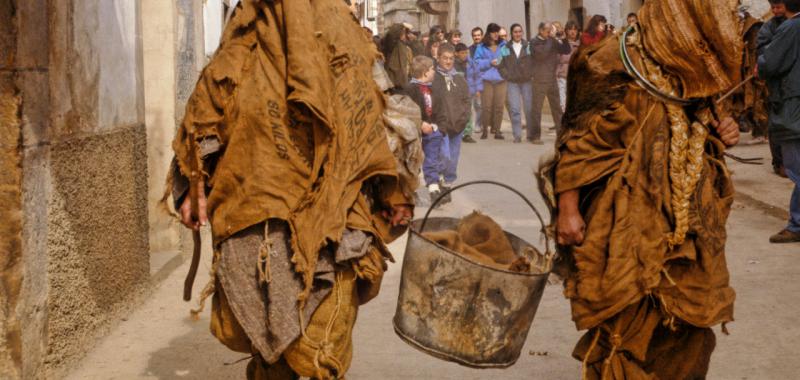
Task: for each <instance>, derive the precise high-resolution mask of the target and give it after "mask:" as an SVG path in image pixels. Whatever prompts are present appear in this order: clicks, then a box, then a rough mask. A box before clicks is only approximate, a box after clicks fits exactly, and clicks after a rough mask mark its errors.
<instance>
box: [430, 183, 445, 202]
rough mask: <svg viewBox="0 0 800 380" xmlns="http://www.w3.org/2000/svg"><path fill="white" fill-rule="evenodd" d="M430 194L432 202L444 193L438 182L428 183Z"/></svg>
mask: <svg viewBox="0 0 800 380" xmlns="http://www.w3.org/2000/svg"><path fill="white" fill-rule="evenodd" d="M428 195H429V196H430V197H431V204H433V202H436V200H437V199H439V197H440V196H441V195H442V191H441V190H440V189H439V185H438V184H436V183H433V184H430V185H428Z"/></svg>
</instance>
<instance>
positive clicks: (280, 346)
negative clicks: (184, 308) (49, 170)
mask: <svg viewBox="0 0 800 380" xmlns="http://www.w3.org/2000/svg"><path fill="white" fill-rule="evenodd" d="M379 57H380V53H379V52H378V51H377V49H376V47H375V45H374V44H373V43H372V41H371V40H370V38H369V37H368V36H367V35H366V34H365V33H363V31H362V29H361V27H360V26H359V25H358V23H357V22H356V20H355V19H354V17H353V15H352V14H351V12H350V11H349V10H348V8H347V6H346V5H345V2H343V1H341V0H314V1H310V0H292V1H270V0H243V1H241V2H239V4H238V6H237V8H236V10H235V12H234V13H233V17H232V18H231V19H230V21H229V22H228V24H227V25H226V27H225V31H224V34H223V38H222V43H221V46H220V48H219V50H218V51H217V53H216V54H215V56H214V57H213V58H212V59H211V61H210V63H209V64H208V65H207V66H206V68H205V69H204V70H203V72H202V74H201V76H200V79H199V81H198V83H197V87H196V88H195V91H194V93H193V94H192V96H191V98H190V99H189V102H188V105H187V109H186V116H185V119H184V121H183V123H182V124H181V126H180V128H179V130H178V131H177V135H176V137H175V140H174V143H173V148H174V150H175V157H176V159H175V168H174V170H173V174H172V177H171V178H170V181H171V183H172V185H171V188H172V189H173V197H174V198H175V202H176V207H177V208H178V209H179V210H180V213H181V219H182V221H183V222H184V224H186V225H187V226H190V227H192V228H195V229H197V228H199V226H200V225H202V224H204V223H205V221H206V220H207V221H209V222H210V223H211V231H212V234H213V246H214V259H213V267H212V268H213V269H212V281H211V282H210V283H209V285H208V286H207V287H206V288H205V289H204V290H203V293H202V296H201V310H202V303H203V301H202V300H203V299H205V298H206V297H207V296H212V295H213V299H212V312H211V332H212V333H213V334H214V335H215V336H216V337H217V338H218V339H219V340H220V341H221V342H222V343H223V344H225V345H226V346H228V347H229V348H230V349H232V350H235V351H239V352H243V353H247V354H250V355H252V359H251V360H250V362H249V364H248V368H247V375H248V378H251V379H296V378H298V377H300V376H302V377H310V378H314V379H338V378H344V375H345V373H346V371H347V369H348V367H349V365H350V362H351V359H352V340H351V335H352V330H353V325H354V323H355V320H356V313H357V310H358V307H359V305H361V304H363V303H365V302H367V301H369V300H370V299H372V298H373V297H375V296H376V295H377V293H378V290H379V287H380V282H381V279H382V277H383V273H384V270H385V269H386V263H385V261H386V260H388V259H391V255H390V254H389V252H388V250H387V248H386V244H387V243H388V242H390V241H392V240H394V239H395V238H397V237H398V236H399V235H400V234H402V233H403V232H404V229H405V226H406V225H407V224H408V221H409V220H410V219H411V216H412V210H413V189H415V188H416V185H417V183H416V181H417V176H418V174H419V165H420V162H421V161H422V158H421V154H422V153H421V146H420V142H419V125H420V120H418V119H419V117H418V115H419V109H418V108H415V106H414V107H410V106H409V102H411V101H410V100H409V99H397V98H392V97H389V96H388V95H384V93H383V91H382V89H381V88H380V87H379V86H378V84H376V81H375V80H374V79H373V76H374V75H378V76H379V78H378V79H380V80H381V81H382V82H387V80H386V79H385V78H384V77H385V74H383V73H382V71H381V69H380V67H379V65H378V66H377V67H376V66H375V62H376V61H377V60H378V59H379ZM383 87H388V85H384V86H383ZM384 89H385V88H384ZM411 104H413V102H411ZM387 105H388V108H387ZM409 107H410V108H409ZM407 108H408V109H407ZM415 115H417V116H415ZM415 117H416V119H415ZM191 186H195V187H194V188H195V189H198V190H200V191H197V192H196V193H197V195H191V194H192V193H193V192H189V193H190V195H189V196H186V195H185V194H186V189H187V188H191ZM190 198H195V199H190ZM193 203H196V204H197V206H196V207H195V208H196V209H199V212H197V214H198V215H197V219H193V218H192V217H191V216H190V215H191V213H192V206H191V205H192V204H193ZM206 210H207V213H206ZM195 211H198V210H195ZM206 215H207V217H206ZM199 311H200V310H196V311H195V312H199Z"/></svg>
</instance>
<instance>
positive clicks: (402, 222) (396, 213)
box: [383, 205, 414, 227]
mask: <svg viewBox="0 0 800 380" xmlns="http://www.w3.org/2000/svg"><path fill="white" fill-rule="evenodd" d="M383 216H384V217H385V218H386V219H389V223H391V225H392V227H397V226H407V225H408V223H409V222H411V218H413V217H414V210H413V209H412V208H411V206H409V205H396V206H392V210H391V211H384V212H383Z"/></svg>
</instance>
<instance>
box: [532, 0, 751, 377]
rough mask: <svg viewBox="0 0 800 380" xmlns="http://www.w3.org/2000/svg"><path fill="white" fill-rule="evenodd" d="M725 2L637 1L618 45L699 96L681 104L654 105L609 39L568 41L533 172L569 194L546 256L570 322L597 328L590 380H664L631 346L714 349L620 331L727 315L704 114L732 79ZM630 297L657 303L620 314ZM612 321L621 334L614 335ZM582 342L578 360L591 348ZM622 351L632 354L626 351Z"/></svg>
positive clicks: (708, 117)
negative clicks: (563, 232) (573, 193)
mask: <svg viewBox="0 0 800 380" xmlns="http://www.w3.org/2000/svg"><path fill="white" fill-rule="evenodd" d="M737 4H738V2H737V1H728V0H725V1H713V2H706V1H700V0H662V1H649V2H647V3H646V4H645V5H644V7H643V8H642V9H641V11H640V12H639V17H640V23H641V25H640V28H639V29H638V31H637V32H636V33H634V34H633V35H632V36H631V39H630V40H628V41H626V45H627V47H628V50H629V52H630V59H631V61H632V62H633V65H634V66H635V67H637V68H638V69H639V70H640V71H641V72H643V74H644V76H645V77H646V78H647V79H648V80H649V81H651V83H653V84H654V85H656V86H657V87H659V88H660V89H661V91H662V92H666V93H671V94H673V95H675V96H682V97H685V98H693V97H699V98H709V99H705V101H701V102H700V103H698V104H696V105H695V106H693V107H687V108H685V109H684V108H682V107H681V106H678V105H675V104H672V103H664V102H662V101H660V100H658V98H656V97H654V96H653V95H651V94H650V93H648V92H646V91H645V90H644V89H642V88H641V87H639V85H637V84H636V83H635V82H634V80H633V78H632V76H631V75H629V74H628V72H627V71H626V70H625V68H624V66H623V64H622V61H621V58H620V49H619V46H620V45H619V44H620V40H619V37H615V38H608V39H606V40H605V41H603V42H601V43H599V44H596V45H593V46H590V47H587V48H584V49H581V50H579V51H578V53H577V54H576V56H575V57H574V58H573V60H572V62H571V65H570V74H569V83H568V89H569V92H568V101H567V103H568V104H567V111H566V114H565V117H564V122H563V128H562V131H561V133H560V135H559V137H558V141H557V145H556V146H557V157H556V160H555V161H554V162H552V163H544V164H543V166H542V179H543V180H545V182H547V181H549V180H554V181H555V182H554V184H553V185H552V186H550V185H548V184H547V183H545V184H544V185H543V186H542V189H543V193H544V194H545V196H546V198H547V199H550V200H551V201H555V199H554V197H553V195H555V194H561V193H564V192H565V191H569V190H578V191H579V192H580V204H579V206H580V210H581V213H582V214H583V217H584V220H585V221H586V224H587V227H586V231H585V236H584V241H583V243H582V244H580V245H578V246H574V247H561V248H560V249H559V254H560V262H559V263H558V265H559V273H560V274H563V275H564V276H565V277H566V278H565V282H564V285H565V289H564V294H565V296H566V297H567V298H569V299H570V302H571V306H572V318H573V320H574V321H575V324H576V326H577V328H578V329H579V330H584V329H594V330H592V331H590V333H591V332H594V333H596V332H597V331H601V333H600V335H596V337H597V343H596V345H601V346H604V347H605V349H601V350H600V351H598V352H599V353H595V352H594V351H591V352H590V353H591V355H590V359H589V361H588V363H586V362H585V363H584V364H585V365H584V368H585V369H586V371H587V372H589V373H591V370H592V368H594V364H592V363H595V359H596V358H597V357H596V356H595V355H601V356H603V358H604V359H603V360H600V361H599V362H598V363H601V364H600V365H601V366H603V364H602V363H607V362H608V361H610V362H611V363H612V365H611V366H608V365H606V366H605V367H606V368H603V370H610V369H613V371H612V372H609V373H601V376H595V377H592V376H591V375H590V374H589V373H587V374H586V376H587V377H589V378H598V377H599V378H603V379H651V378H672V377H669V376H664V377H659V376H658V374H659V373H668V372H663V371H669V368H662V367H663V366H669V365H671V364H670V363H666V362H658V363H660V364H655V366H656V367H652V366H650V365H649V364H647V363H648V362H647V360H649V359H650V357H649V356H646V355H645V356H642V355H643V354H642V353H643V352H647V351H648V350H654V349H656V347H660V345H666V346H671V347H674V349H675V350H679V351H681V352H687V353H691V352H695V351H691V350H694V349H696V348H698V347H699V346H698V345H700V346H703V347H706V348H708V351H709V353H708V354H709V355H710V351H711V350H713V345H712V346H710V348H709V346H705V344H706V342H707V340H706V339H705V338H703V339H696V340H695V339H694V338H692V339H690V340H689V341H688V342H685V343H686V344H684V343H681V342H683V341H682V340H681V339H683V338H681V336H679V335H675V334H666V335H664V336H663V337H661V338H659V340H650V341H635V342H634V341H631V340H630V339H639V337H640V335H641V336H643V337H645V338H647V337H649V336H650V335H652V334H651V332H652V331H653V330H654V326H657V325H659V324H661V323H665V322H666V323H667V324H668V325H670V326H678V325H686V326H692V327H693V328H699V329H704V328H708V327H711V326H714V325H716V324H719V323H725V322H728V321H732V320H733V302H734V299H735V293H734V291H733V289H732V288H731V287H730V284H729V275H728V270H727V265H726V261H725V240H726V231H725V223H726V220H727V217H728V214H729V212H730V206H731V203H732V201H733V194H734V190H733V185H732V183H731V179H730V174H729V172H728V170H727V166H726V164H725V162H724V157H723V153H724V150H725V147H724V145H723V144H722V143H721V142H720V141H719V139H718V138H717V137H716V132H715V131H714V130H713V129H714V128H713V127H712V126H711V123H712V121H713V120H714V119H720V118H722V117H724V116H726V112H727V111H726V110H727V109H728V107H729V105H728V104H723V105H720V106H717V105H715V104H714V102H713V97H715V96H718V95H720V94H721V93H724V91H725V90H727V89H728V88H729V87H732V86H733V85H734V84H735V83H736V82H737V79H738V77H739V70H740V66H741V57H742V55H741V51H742V50H741V48H742V42H741V39H740V36H741V34H740V24H738V16H737V9H736V5H737ZM690 45H691V46H690ZM698 49H699V50H700V51H698ZM556 215H557V214H556ZM646 302H651V304H652V305H650V306H648V305H645V304H643V303H646ZM635 305H640V306H641V307H645V306H647V307H654V306H653V305H658V310H654V311H652V312H651V311H648V312H641V313H639V312H637V311H636V310H638V309H633V310H631V309H630V308H632V307H634V306H635ZM622 319H627V320H626V322H625V323H622V324H618V325H620V326H621V327H624V328H625V329H624V331H622V330H621V331H616V332H614V331H615V330H613V327H614V321H615V320H622ZM609 331H612V333H611V334H609ZM615 334H616V335H615ZM693 334H695V333H693ZM696 334H700V335H705V334H707V332H697V333H696ZM589 336H590V337H591V338H594V337H595V336H592V335H591V334H590V335H589ZM629 338H630V339H629ZM662 338H663V339H662ZM585 339H588V338H584V340H583V341H582V342H581V343H579V345H578V348H577V349H576V355H578V356H579V357H583V352H589V351H590V350H588V347H587V346H588V345H587V344H585V343H586V341H585ZM647 339H649V338H647ZM662 340H663V341H662ZM614 347H616V350H614V349H613V348H614ZM645 348H646V349H645ZM701 348H702V347H701ZM619 350H623V351H626V350H627V351H628V352H627V353H625V354H623V355H622V356H620V357H619V358H618V359H620V360H622V359H624V360H623V361H622V362H621V361H620V360H617V359H614V357H616V351H619ZM686 350H689V351H686ZM626 355H627V356H626ZM631 355H633V357H637V356H636V355H639V356H638V359H636V360H627V358H629V357H631ZM587 366H588V367H587ZM659 366H661V367H659ZM700 367H702V366H699V367H697V368H699V371H700V372H703V371H704V370H703V368H700ZM609 368H610V369H609ZM693 368H694V367H693ZM677 378H680V377H677ZM689 378H696V377H689Z"/></svg>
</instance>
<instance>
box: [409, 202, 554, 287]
mask: <svg viewBox="0 0 800 380" xmlns="http://www.w3.org/2000/svg"><path fill="white" fill-rule="evenodd" d="M431 219H451V220H458V219H456V218H450V217H436V218H431ZM418 221H421V219H417V220H415V221H413V222H412V223H410V224H409V228H408V231H409V236H408V238H409V239H411V236H412V235H415V236H418V237H419V238H420V239H422V240H424V241H425V242H426V243H429V244H433V245H435V246H436V247H437V248H439V249H440V250H442V251H445V252H447V253H449V254H451V255H453V256H455V257H458V258H459V259H461V260H464V261H466V262H468V263H470V264H474V265H477V266H479V267H481V268H484V269H489V270H491V271H494V272H500V273H507V274H513V275H517V276H524V277H543V276H545V277H546V276H549V275H550V273H552V271H553V268H552V267H551V268H550V269H548V270H546V271H543V272H542V273H523V272H514V271H510V270H505V269H499V268H495V267H491V266H488V265H485V264H482V263H479V262H477V261H474V260H471V259H469V258H467V257H464V256H462V255H460V254H458V252H455V251H453V250H452V249H450V248H447V247H445V246H443V245H441V244H439V243H437V242H435V241H433V240H430V239H428V238H426V237H425V236H424V235H422V233H421V232H419V231H417V229H416V228H414V222H418ZM503 233H505V234H509V235H511V236H513V237H515V238H517V239H519V240H521V241H523V242H525V244H527V245H528V246H529V247H531V248H532V249H533V250H534V251H536V253H537V254H539V255H541V256H542V257H545V255H544V254H543V253H542V252H540V251H539V249H538V248H536V247H534V246H533V245H532V244H530V243H528V241H526V240H525V239H522V238H521V237H519V236H517V235H514V234H512V233H511V232H508V231H506V230H503ZM408 246H409V245H408V244H406V253H408ZM403 256H405V255H403Z"/></svg>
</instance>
